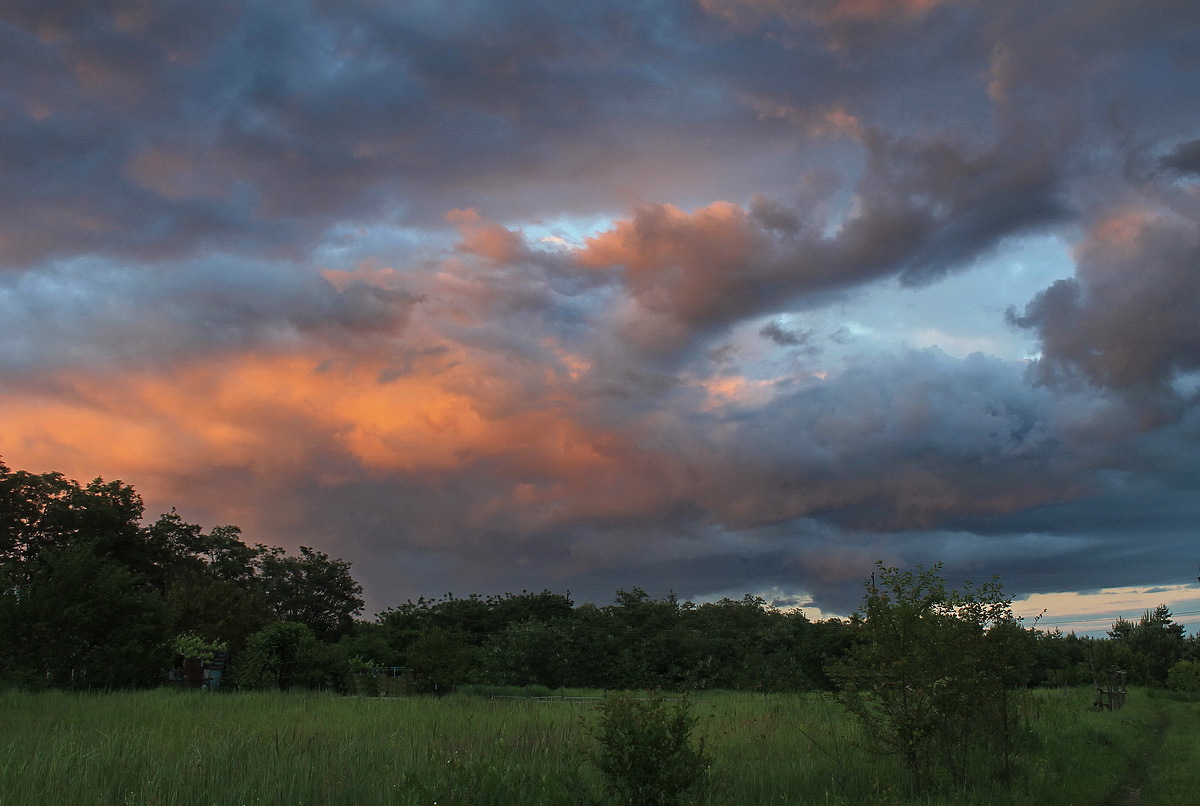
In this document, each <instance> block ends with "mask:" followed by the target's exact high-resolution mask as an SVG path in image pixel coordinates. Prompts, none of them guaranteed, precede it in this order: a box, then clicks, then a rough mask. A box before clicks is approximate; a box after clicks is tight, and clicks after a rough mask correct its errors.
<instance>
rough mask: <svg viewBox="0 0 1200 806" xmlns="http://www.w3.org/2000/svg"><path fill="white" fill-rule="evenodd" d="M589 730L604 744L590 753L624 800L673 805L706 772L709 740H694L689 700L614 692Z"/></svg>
mask: <svg viewBox="0 0 1200 806" xmlns="http://www.w3.org/2000/svg"><path fill="white" fill-rule="evenodd" d="M597 711H598V712H599V719H598V720H597V722H596V724H594V725H592V726H591V727H590V729H589V731H588V733H589V734H590V735H591V736H592V738H593V739H595V740H596V742H597V743H598V745H599V747H598V748H597V749H596V751H595V752H594V754H593V755H591V756H590V759H591V761H592V763H594V764H595V765H596V766H597V767H598V768H599V769H600V772H601V773H602V774H603V775H604V780H605V785H606V787H607V788H608V789H609V790H610V791H611V792H612V793H613V794H615V795H616V796H617V797H618V798H619V799H620V800H621V802H622V803H627V804H637V806H671V805H672V804H678V803H681V802H682V799H683V797H684V796H685V795H686V794H687V793H688V792H689V791H691V790H693V789H694V788H695V787H696V786H698V785H699V784H700V782H701V780H702V778H703V776H704V772H705V770H706V768H707V766H708V757H707V754H706V753H705V749H704V741H703V740H699V741H693V739H692V729H693V728H694V727H695V726H696V717H694V716H693V715H692V713H691V704H690V703H689V702H688V700H687V698H686V697H685V698H682V699H677V700H670V699H667V698H666V697H663V696H662V695H661V694H656V695H654V696H652V697H649V698H646V699H634V698H633V697H628V696H608V697H605V699H604V701H603V702H602V703H601V704H600V705H599V706H598V708H597Z"/></svg>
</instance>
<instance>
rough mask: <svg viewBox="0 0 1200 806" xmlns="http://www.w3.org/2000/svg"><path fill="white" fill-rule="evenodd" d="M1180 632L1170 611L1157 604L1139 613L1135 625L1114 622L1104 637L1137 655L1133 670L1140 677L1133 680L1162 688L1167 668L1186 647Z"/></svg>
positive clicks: (1181, 655) (1180, 629) (1178, 625)
mask: <svg viewBox="0 0 1200 806" xmlns="http://www.w3.org/2000/svg"><path fill="white" fill-rule="evenodd" d="M1183 632H1184V630H1183V626H1182V625H1180V624H1176V623H1175V622H1174V620H1173V619H1172V616H1171V611H1170V609H1168V608H1167V606H1166V605H1162V604H1160V605H1159V606H1158V607H1156V608H1154V610H1147V611H1146V612H1145V613H1143V614H1142V618H1141V619H1140V620H1139V621H1138V622H1137V623H1136V624H1134V623H1132V622H1129V621H1126V620H1125V619H1117V621H1116V623H1115V624H1113V626H1112V629H1110V630H1109V631H1108V635H1109V637H1110V638H1113V639H1114V640H1116V641H1118V642H1121V643H1123V644H1124V645H1125V646H1127V647H1128V648H1129V650H1130V651H1131V652H1133V653H1134V654H1135V655H1137V656H1139V662H1138V663H1137V664H1136V668H1137V671H1138V672H1139V673H1140V674H1138V676H1137V677H1136V678H1134V679H1135V680H1136V681H1137V682H1142V683H1149V684H1151V685H1154V686H1165V685H1166V684H1167V675H1168V673H1169V672H1170V669H1171V667H1172V666H1174V665H1175V663H1176V662H1177V661H1179V660H1180V659H1181V658H1182V657H1183V654H1184V650H1185V648H1186V647H1185V645H1184V638H1183Z"/></svg>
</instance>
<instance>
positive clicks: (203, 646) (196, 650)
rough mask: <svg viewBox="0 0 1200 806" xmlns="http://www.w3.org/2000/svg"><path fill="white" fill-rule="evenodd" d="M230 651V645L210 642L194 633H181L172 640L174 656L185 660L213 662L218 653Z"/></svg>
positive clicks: (222, 642)
mask: <svg viewBox="0 0 1200 806" xmlns="http://www.w3.org/2000/svg"><path fill="white" fill-rule="evenodd" d="M228 650H229V644H227V643H225V642H224V641H209V640H206V639H204V638H201V637H200V636H198V635H194V634H193V633H181V634H179V635H177V636H175V637H174V638H173V639H171V652H172V654H175V655H179V656H182V657H184V658H199V659H200V660H205V661H208V660H212V659H213V658H214V657H216V654H217V653H218V652H226V651H228Z"/></svg>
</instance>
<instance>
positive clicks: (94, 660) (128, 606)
mask: <svg viewBox="0 0 1200 806" xmlns="http://www.w3.org/2000/svg"><path fill="white" fill-rule="evenodd" d="M5 577H6V578H5ZM0 590H3V591H4V593H3V595H0V646H4V647H5V651H4V652H3V653H0V656H2V657H0V671H3V673H4V675H5V676H7V677H8V678H9V679H12V680H15V681H17V682H22V683H25V684H28V685H33V686H40V685H49V686H54V687H62V688H122V687H128V686H139V685H149V684H152V683H155V682H157V681H158V680H159V678H160V675H161V672H162V670H163V669H165V668H166V667H167V661H168V660H169V654H168V650H167V647H166V641H165V630H164V625H165V614H164V612H163V607H162V601H161V598H160V597H159V595H158V594H157V592H156V591H155V590H154V589H153V588H152V587H151V586H148V585H147V584H145V583H144V582H142V581H139V579H138V578H137V577H136V575H134V574H133V572H131V571H130V570H129V569H128V568H126V567H125V566H123V565H121V564H120V563H118V562H116V561H115V560H112V559H111V558H107V557H98V556H97V555H96V554H95V552H94V551H93V547H92V546H91V545H89V544H87V543H81V544H79V545H73V546H64V547H55V548H49V549H45V550H43V551H41V552H40V553H39V555H38V557H37V558H36V559H35V560H32V561H30V562H29V563H26V564H25V565H24V566H23V567H22V568H20V570H19V572H14V571H13V570H12V569H5V573H4V574H3V575H2V576H0Z"/></svg>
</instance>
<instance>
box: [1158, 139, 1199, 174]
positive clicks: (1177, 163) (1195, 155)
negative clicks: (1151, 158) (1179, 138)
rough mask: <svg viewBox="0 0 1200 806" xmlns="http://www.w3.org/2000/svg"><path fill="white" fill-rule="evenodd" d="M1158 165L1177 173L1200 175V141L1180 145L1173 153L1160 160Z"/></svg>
mask: <svg viewBox="0 0 1200 806" xmlns="http://www.w3.org/2000/svg"><path fill="white" fill-rule="evenodd" d="M1160 164H1161V165H1162V166H1163V167H1164V168H1167V169H1168V170H1172V171H1177V172H1178V173H1183V174H1188V173H1192V174H1196V173H1200V140H1192V141H1191V142H1188V143H1180V144H1179V145H1178V146H1176V147H1175V150H1174V151H1172V152H1171V153H1170V154H1168V155H1166V156H1165V157H1163V158H1162V159H1161V160H1160Z"/></svg>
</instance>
